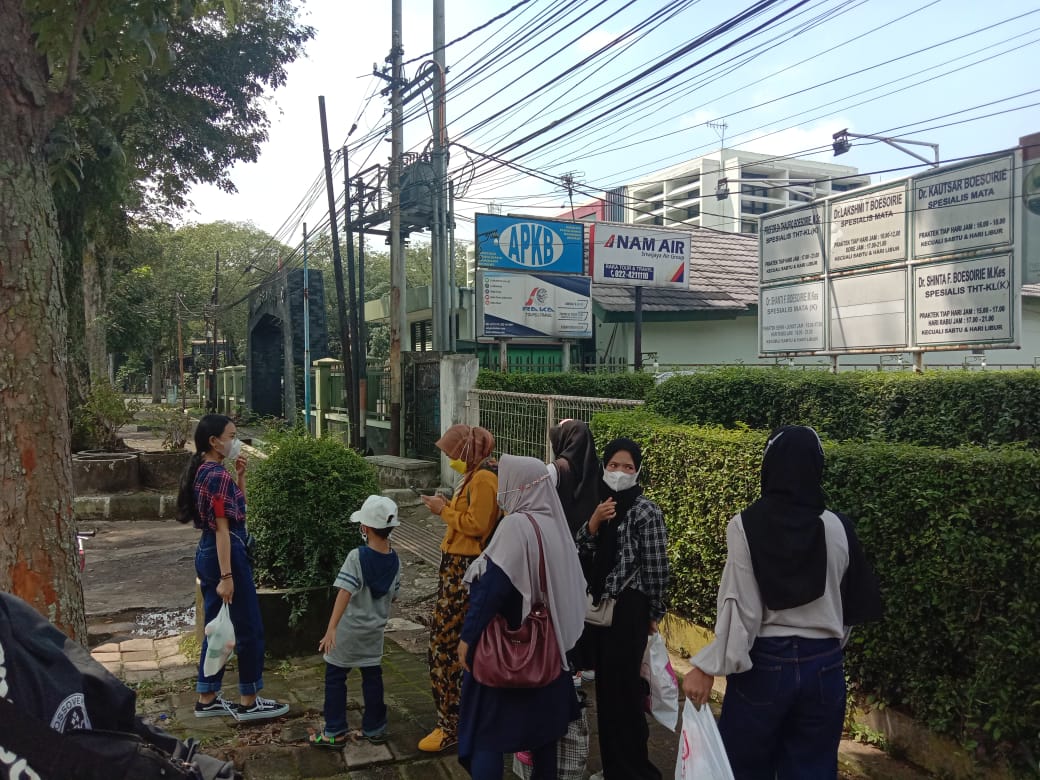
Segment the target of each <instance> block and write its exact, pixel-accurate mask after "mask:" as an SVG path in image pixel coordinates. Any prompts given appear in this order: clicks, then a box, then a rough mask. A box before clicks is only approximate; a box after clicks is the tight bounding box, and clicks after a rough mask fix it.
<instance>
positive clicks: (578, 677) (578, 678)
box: [572, 672, 583, 688]
mask: <svg viewBox="0 0 1040 780" xmlns="http://www.w3.org/2000/svg"><path fill="white" fill-rule="evenodd" d="M572 679H573V680H574V687H575V688H580V687H581V682H582V679H583V678H582V676H581V672H578V673H577V674H575V675H574V677H573V678H572Z"/></svg>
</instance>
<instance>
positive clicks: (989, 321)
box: [914, 252, 1018, 346]
mask: <svg viewBox="0 0 1040 780" xmlns="http://www.w3.org/2000/svg"><path fill="white" fill-rule="evenodd" d="M1013 258H1014V255H1013V254H1012V253H1011V252H1008V253H1006V254H998V255H990V256H987V257H974V258H971V259H968V260H951V261H948V262H939V263H927V264H920V265H916V266H914V340H915V342H916V343H917V344H919V345H929V346H941V345H947V344H989V343H994V342H1008V341H1014V340H1015V339H1016V338H1017V334H1016V333H1015V302H1016V298H1017V297H1018V288H1017V287H1016V285H1015V281H1014V277H1015V264H1014V262H1013Z"/></svg>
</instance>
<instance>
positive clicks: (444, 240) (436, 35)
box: [430, 0, 451, 352]
mask: <svg viewBox="0 0 1040 780" xmlns="http://www.w3.org/2000/svg"><path fill="white" fill-rule="evenodd" d="M433 62H434V66H435V70H436V72H435V73H434V78H433V125H434V126H433V178H434V188H435V189H434V193H433V229H432V230H431V234H432V235H431V236H430V238H431V242H430V244H431V245H430V249H431V254H432V260H433V295H432V298H433V301H432V303H433V348H434V350H436V351H439V352H446V351H448V350H449V349H450V348H451V327H450V325H449V322H450V317H451V296H450V292H451V291H450V289H449V281H450V278H449V277H450V262H449V258H448V229H447V228H448V198H447V181H446V179H447V178H448V164H447V155H448V148H447V144H448V139H447V134H448V133H447V120H446V107H445V86H446V84H445V78H446V73H447V65H446V62H445V57H444V0H433Z"/></svg>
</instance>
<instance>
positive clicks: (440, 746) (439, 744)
mask: <svg viewBox="0 0 1040 780" xmlns="http://www.w3.org/2000/svg"><path fill="white" fill-rule="evenodd" d="M458 741H459V740H458V739H457V738H456V737H452V736H448V735H447V734H445V733H444V729H442V728H440V727H439V726H438V727H437V728H435V729H434V730H433V731H431V732H430V733H429V734H427V735H426V736H425V737H423V738H422V739H420V740H419V750H421V751H422V752H424V753H440V752H441V751H442V750H447V749H448V748H450V747H454V746H455V744H456V743H457V742H458Z"/></svg>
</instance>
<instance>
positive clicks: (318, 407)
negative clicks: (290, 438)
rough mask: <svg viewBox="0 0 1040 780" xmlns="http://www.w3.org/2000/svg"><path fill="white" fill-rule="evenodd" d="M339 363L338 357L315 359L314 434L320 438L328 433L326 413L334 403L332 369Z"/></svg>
mask: <svg viewBox="0 0 1040 780" xmlns="http://www.w3.org/2000/svg"><path fill="white" fill-rule="evenodd" d="M339 365H340V361H338V360H336V358H322V359H321V360H315V361H314V435H315V436H316V437H317V438H319V439H320V438H321V437H322V436H324V435H325V434H326V433H328V431H327V426H326V424H325V415H326V413H328V411H329V407H330V406H331V405H332V369H334V368H336V367H338V366H339Z"/></svg>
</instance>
